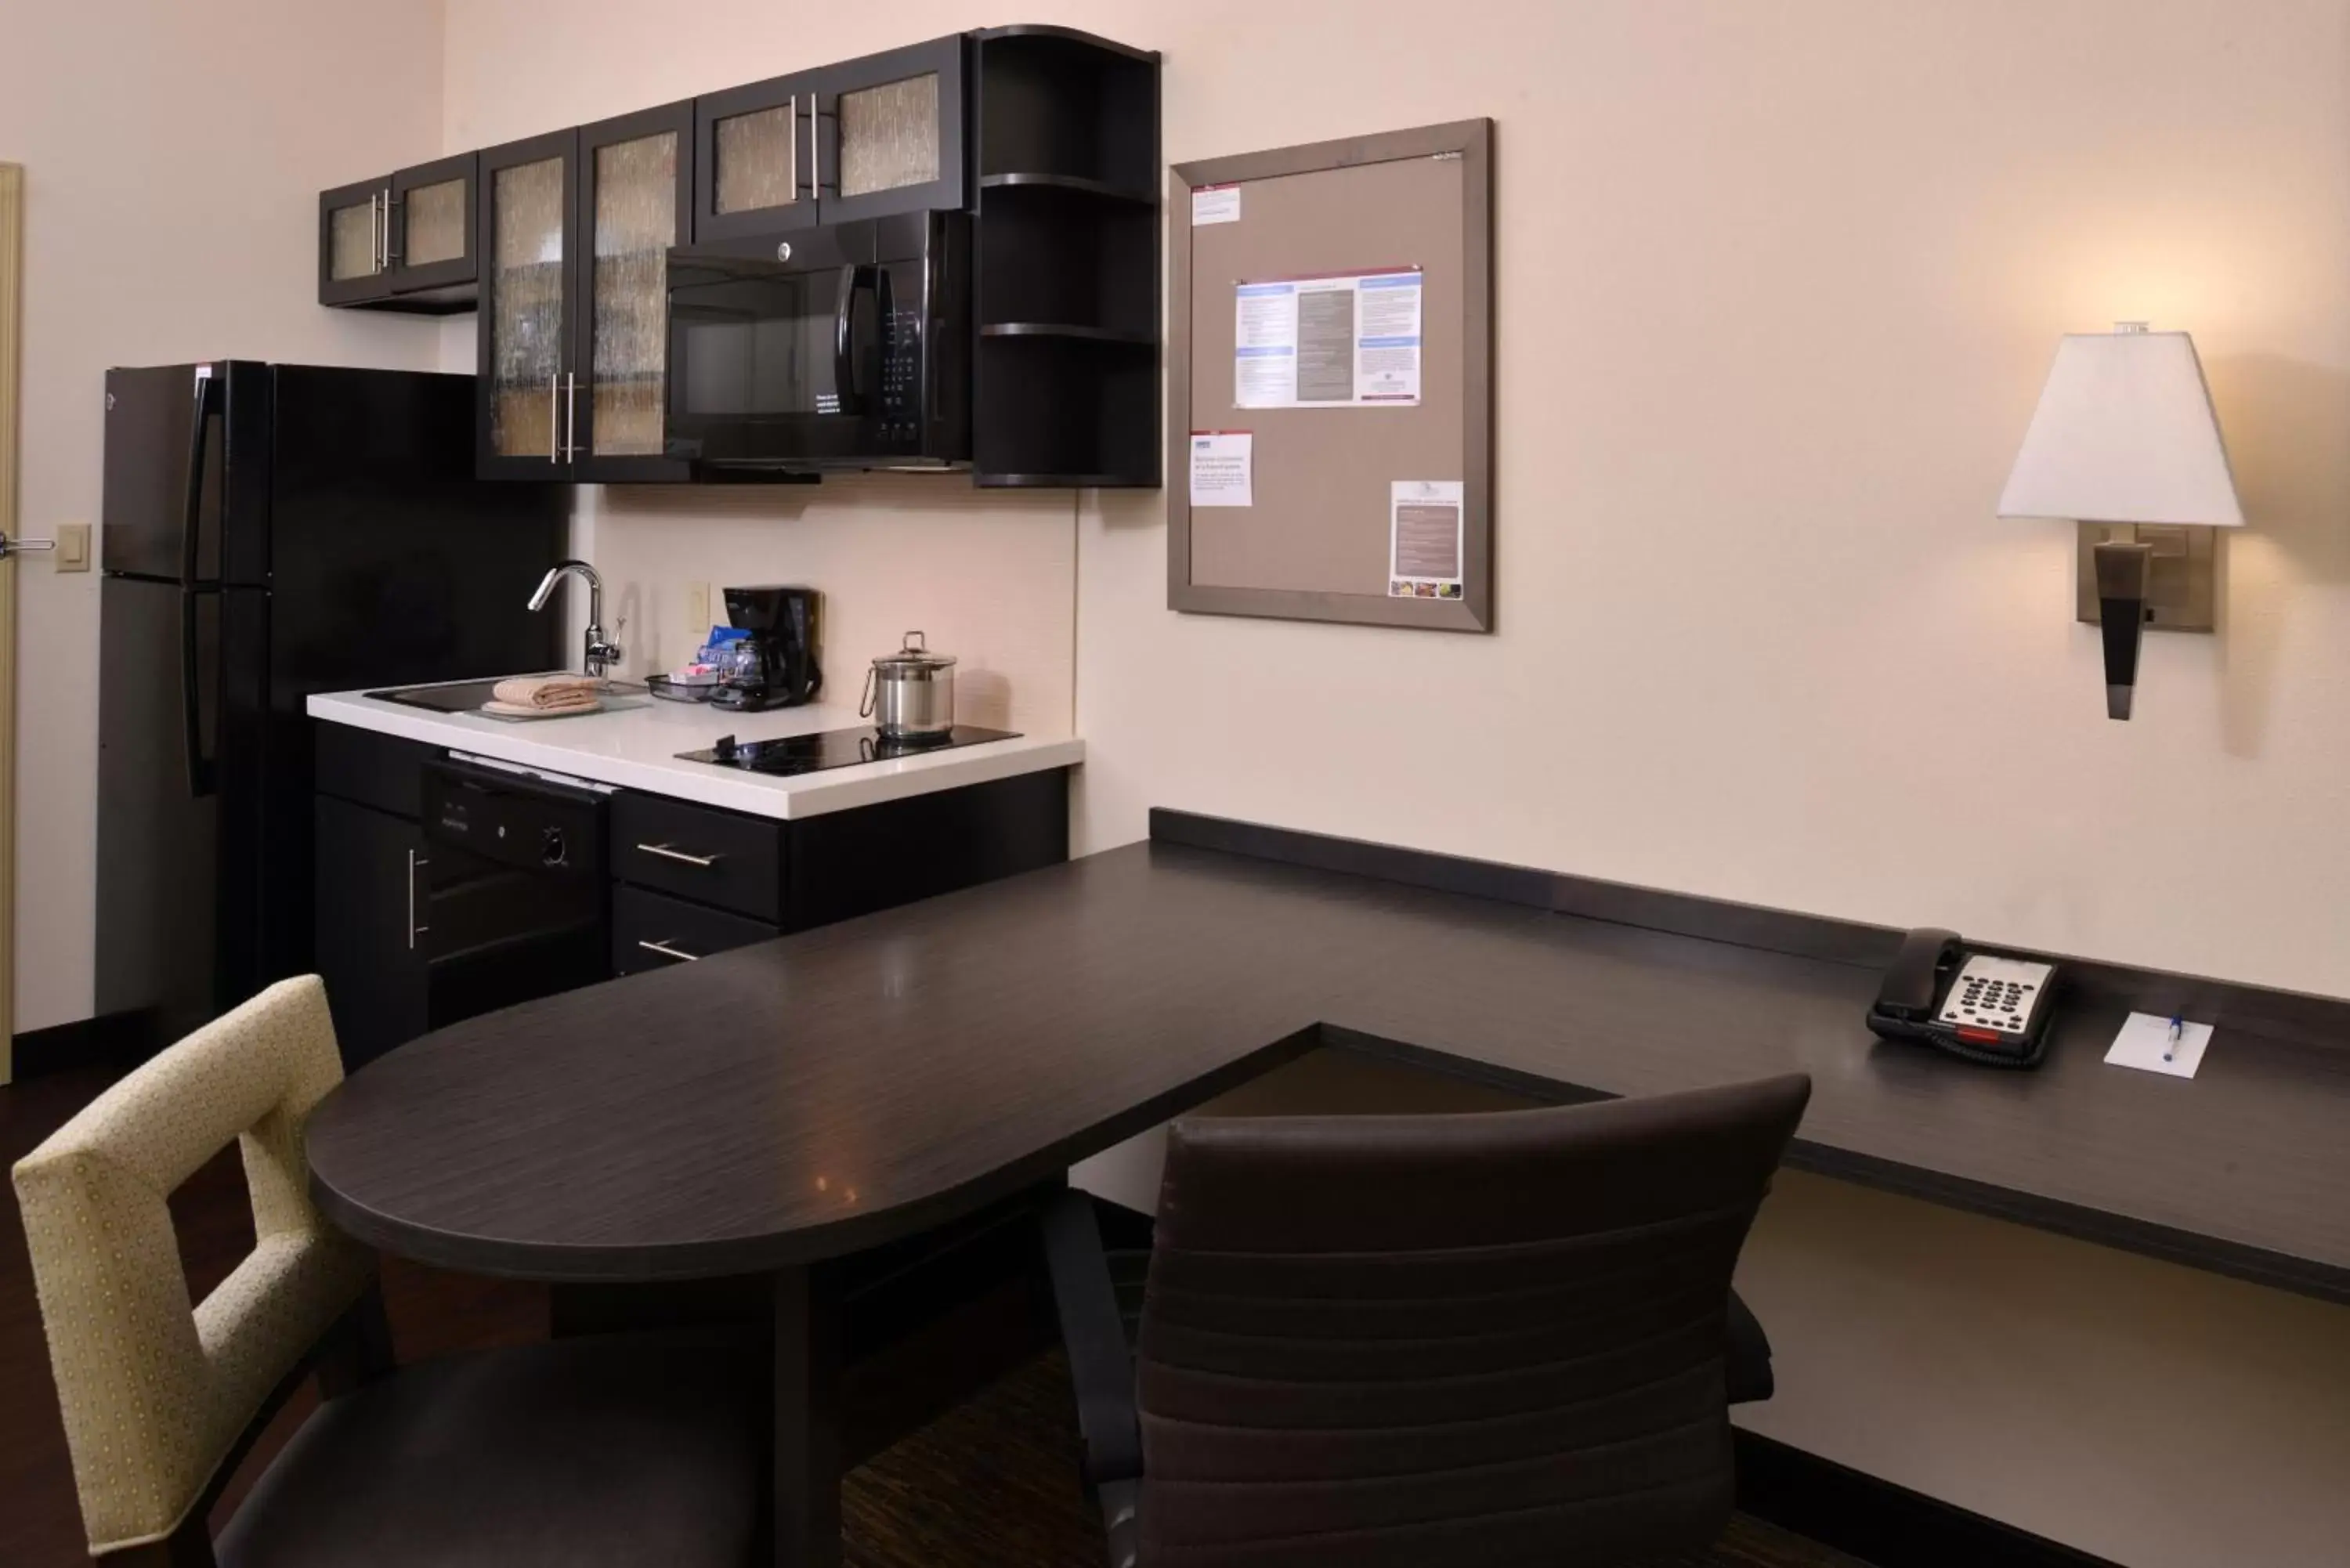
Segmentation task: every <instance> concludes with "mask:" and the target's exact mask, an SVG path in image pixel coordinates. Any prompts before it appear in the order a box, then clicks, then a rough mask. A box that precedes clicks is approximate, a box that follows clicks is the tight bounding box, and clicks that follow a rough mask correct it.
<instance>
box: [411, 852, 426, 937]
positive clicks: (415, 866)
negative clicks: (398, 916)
mask: <svg viewBox="0 0 2350 1568" xmlns="http://www.w3.org/2000/svg"><path fill="white" fill-rule="evenodd" d="M430 865H432V861H431V860H429V859H427V858H426V857H423V856H421V855H419V854H417V853H416V851H415V850H413V849H411V850H410V851H409V852H408V950H409V951H410V952H414V951H415V950H416V939H417V938H419V937H421V936H422V935H424V934H425V933H426V932H427V931H430V930H431V929H432V927H430V926H420V925H418V924H417V923H416V873H417V871H418V870H419V869H421V867H426V866H430Z"/></svg>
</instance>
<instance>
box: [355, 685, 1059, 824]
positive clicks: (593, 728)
mask: <svg viewBox="0 0 2350 1568" xmlns="http://www.w3.org/2000/svg"><path fill="white" fill-rule="evenodd" d="M629 703H630V705H629V706H626V707H619V708H613V709H609V710H607V711H604V712H601V713H588V714H583V715H581V716H579V717H577V718H570V719H536V720H525V721H522V722H507V721H504V720H500V719H490V718H484V716H482V715H481V714H479V713H435V712H433V711H432V710H430V709H426V708H411V707H409V706H408V705H407V704H405V703H400V702H386V701H380V700H379V699H377V698H373V697H369V695H367V693H365V692H364V691H333V692H328V693H325V694H323V695H320V696H316V697H313V698H311V699H310V700H309V711H310V716H311V717H312V718H314V719H319V720H323V721H325V722H328V723H333V724H351V725H356V726H357V727H358V728H359V729H362V730H373V731H375V732H377V733H379V734H384V735H397V736H400V738H401V739H403V740H410V741H421V742H424V743H425V744H427V745H433V746H446V747H448V748H449V749H450V750H452V751H458V752H470V753H473V755H475V756H480V757H493V758H495V759H496V760H498V761H500V762H505V763H518V764H520V765H521V766H524V767H529V768H543V769H545V770H546V771H547V772H549V773H556V774H569V775H570V776H571V777H573V778H582V779H592V780H594V781H596V782H597V783H598V784H618V785H619V786H620V787H621V788H623V789H636V790H644V791H646V792H648V793H650V794H665V795H670V796H672V797H674V798H676V799H679V800H692V801H700V802H701V803H702V804H703V805H715V806H723V807H724V808H725V809H727V810H729V811H742V812H749V813H751V814H752V815H756V816H772V817H779V818H782V819H784V820H785V821H796V820H797V819H799V818H801V817H807V816H821V815H825V814H826V813H827V812H834V811H850V810H854V809H855V808H857V807H858V806H863V805H879V803H881V802H882V801H887V800H901V799H904V798H905V797H907V796H909V795H917V794H930V793H931V792H932V791H934V790H942V789H959V788H961V787H962V786H963V785H965V784H986V783H989V782H990V781H992V780H994V779H1002V778H1010V777H1012V776H1014V774H1032V773H1040V772H1042V771H1043V770H1045V769H1046V768H1063V767H1069V766H1072V765H1074V764H1076V763H1082V762H1083V761H1085V757H1086V743H1085V742H1083V741H1080V740H1076V739H1074V738H1071V737H1038V736H1031V735H1022V736H1019V737H1016V738H1015V739H1013V740H1009V741H989V742H984V743H983V744H980V745H976V746H956V747H954V748H952V749H951V750H948V751H943V752H935V753H931V754H929V755H927V756H917V757H901V758H897V759H894V760H891V761H889V762H879V763H859V764H858V765H857V766H854V767H846V768H827V769H825V770H824V771H822V772H820V773H812V774H793V775H791V776H790V777H785V778H778V777H775V776H773V775H770V774H756V773H752V772H750V771H749V770H748V769H744V768H732V767H721V766H719V765H718V764H716V763H689V762H684V761H681V760H680V759H679V757H678V755H677V753H680V752H691V751H699V750H701V749H702V748H704V747H707V746H710V745H712V744H713V743H714V742H716V741H717V740H718V738H719V737H720V736H721V735H729V734H731V735H733V736H734V737H735V739H737V740H742V741H768V740H774V739H775V738H777V737H779V736H783V735H806V734H813V733H815V732H818V731H821V730H858V729H865V728H868V724H867V722H866V721H864V720H862V719H859V718H858V716H857V710H856V709H855V708H854V707H840V706H835V705H833V704H830V703H824V702H817V703H813V704H811V705H809V706H807V707H805V708H778V709H775V710H773V711H769V712H764V713H730V712H727V711H723V710H721V709H713V708H710V707H707V706H705V705H703V704H702V703H699V702H663V701H653V700H652V699H650V698H631V699H629Z"/></svg>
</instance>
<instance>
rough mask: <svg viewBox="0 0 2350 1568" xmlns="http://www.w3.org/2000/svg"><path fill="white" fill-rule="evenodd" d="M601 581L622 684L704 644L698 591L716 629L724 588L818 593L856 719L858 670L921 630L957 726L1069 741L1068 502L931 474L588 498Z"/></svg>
mask: <svg viewBox="0 0 2350 1568" xmlns="http://www.w3.org/2000/svg"><path fill="white" fill-rule="evenodd" d="M572 528H573V534H574V539H573V542H574V544H575V545H577V546H578V547H579V549H580V552H581V554H583V555H585V556H587V557H589V558H590V559H592V560H593V561H595V563H596V566H597V570H598V572H599V573H600V574H601V575H602V576H603V578H604V597H605V610H604V615H605V621H606V624H607V625H608V626H609V625H611V624H612V623H613V621H614V620H615V618H617V617H619V616H623V615H625V616H627V617H628V618H629V625H628V628H627V630H626V632H625V634H623V635H622V636H621V638H620V641H621V643H622V644H623V645H624V646H625V647H626V648H627V649H628V655H629V656H628V660H627V664H628V668H629V670H631V671H642V670H648V669H651V670H659V669H662V668H667V667H673V666H675V665H676V664H678V663H680V662H681V661H683V659H685V658H686V657H687V656H688V655H690V654H691V652H692V651H693V649H695V647H697V646H698V645H699V644H700V642H701V641H702V638H703V637H705V636H707V635H708V633H709V630H710V624H709V623H708V622H706V621H705V622H703V623H702V624H701V625H699V626H696V625H693V624H691V623H690V622H689V621H688V620H687V618H686V608H687V605H686V597H687V595H688V593H689V592H690V591H691V588H692V587H694V586H695V585H702V586H705V587H707V588H708V590H709V602H710V610H711V614H712V616H714V617H717V618H721V619H723V618H724V605H723V600H722V598H721V596H720V590H722V589H723V588H724V587H725V586H726V585H728V584H730V583H736V584H743V583H775V582H785V583H805V584H807V585H809V586H811V587H816V588H819V589H821V590H822V591H823V593H824V610H823V643H824V669H825V676H826V684H825V691H824V698H825V701H828V702H836V703H846V704H847V705H848V706H850V707H852V708H853V707H855V706H856V705H857V702H858V693H859V691H861V689H862V685H863V681H864V679H865V674H866V670H867V667H868V661H869V660H871V659H873V658H874V657H875V656H876V655H879V654H884V653H888V652H890V651H891V650H893V649H896V648H897V647H898V646H899V641H900V639H902V638H903V636H904V634H905V633H906V632H907V631H908V630H910V629H916V628H919V629H920V631H922V632H923V633H924V634H925V636H926V637H927V639H928V641H929V646H930V647H931V648H932V649H936V650H937V651H939V652H941V653H951V654H953V655H954V656H955V658H956V659H957V664H956V667H955V716H956V717H957V718H958V719H960V720H962V722H964V723H967V724H984V725H988V726H991V727H993V728H999V729H1013V730H1017V731H1019V732H1021V733H1023V734H1027V735H1066V734H1069V733H1070V732H1071V728H1070V725H1071V714H1072V711H1073V710H1074V708H1075V704H1076V691H1075V677H1076V669H1075V665H1074V661H1073V659H1072V649H1073V646H1074V643H1075V639H1076V623H1075V614H1076V513H1075V508H1074V504H1073V503H1072V500H1071V497H1070V496H1069V494H1068V493H1067V492H1066V491H1061V492H1052V491H1046V492H1043V493H1039V492H1035V491H1009V490H1007V491H988V492H985V493H978V494H974V493H972V490H971V489H970V487H969V484H968V482H966V481H963V480H961V479H947V478H941V477H940V476H938V475H934V474H880V473H877V474H863V475H854V476H844V477H841V478H837V479H828V480H827V481H826V482H825V483H822V484H820V485H811V486H801V485H791V486H786V487H783V488H778V489H769V488H765V487H754V486H743V487H740V488H737V487H733V486H724V487H703V488H688V487H684V486H679V487H675V488H670V487H664V486H659V485H644V486H628V487H610V488H594V489H587V490H583V491H582V492H581V502H580V504H579V507H578V508H577V511H576V512H575V514H574V516H573V523H572Z"/></svg>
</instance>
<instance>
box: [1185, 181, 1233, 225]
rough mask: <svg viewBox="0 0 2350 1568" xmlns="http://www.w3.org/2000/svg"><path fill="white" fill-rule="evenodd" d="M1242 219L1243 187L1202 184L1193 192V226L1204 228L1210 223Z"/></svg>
mask: <svg viewBox="0 0 2350 1568" xmlns="http://www.w3.org/2000/svg"><path fill="white" fill-rule="evenodd" d="M1240 221H1241V188H1240V187H1239V186H1238V185H1202V186H1201V187H1200V188H1199V189H1198V190H1196V191H1193V192H1191V226H1192V227H1193V228H1195V229H1198V228H1204V227H1206V226H1207V225H1208V224H1210V223H1239V222H1240Z"/></svg>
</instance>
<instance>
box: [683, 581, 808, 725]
mask: <svg viewBox="0 0 2350 1568" xmlns="http://www.w3.org/2000/svg"><path fill="white" fill-rule="evenodd" d="M725 594H726V619H727V622H728V624H729V625H732V626H736V627H740V628H742V629H743V630H744V631H746V632H748V633H749V634H750V635H749V636H747V637H745V638H743V640H742V641H741V642H739V643H737V644H735V645H734V647H733V649H731V650H730V651H731V653H732V657H731V658H730V659H728V660H727V663H726V666H725V668H724V669H723V670H722V671H721V672H720V676H719V681H718V690H717V691H716V692H714V693H712V696H711V699H710V705H711V706H712V707H713V708H734V709H739V710H740V711H743V712H746V713H754V712H757V711H760V710H761V709H764V708H796V707H798V706H799V705H800V704H801V703H803V702H806V701H810V700H811V699H813V698H814V697H815V696H816V692H817V691H821V690H822V689H823V687H824V671H823V670H821V669H819V668H818V667H817V665H816V601H817V597H818V596H817V594H816V590H815V589H814V588H795V587H772V586H771V587H755V588H728V589H726V590H725Z"/></svg>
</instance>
